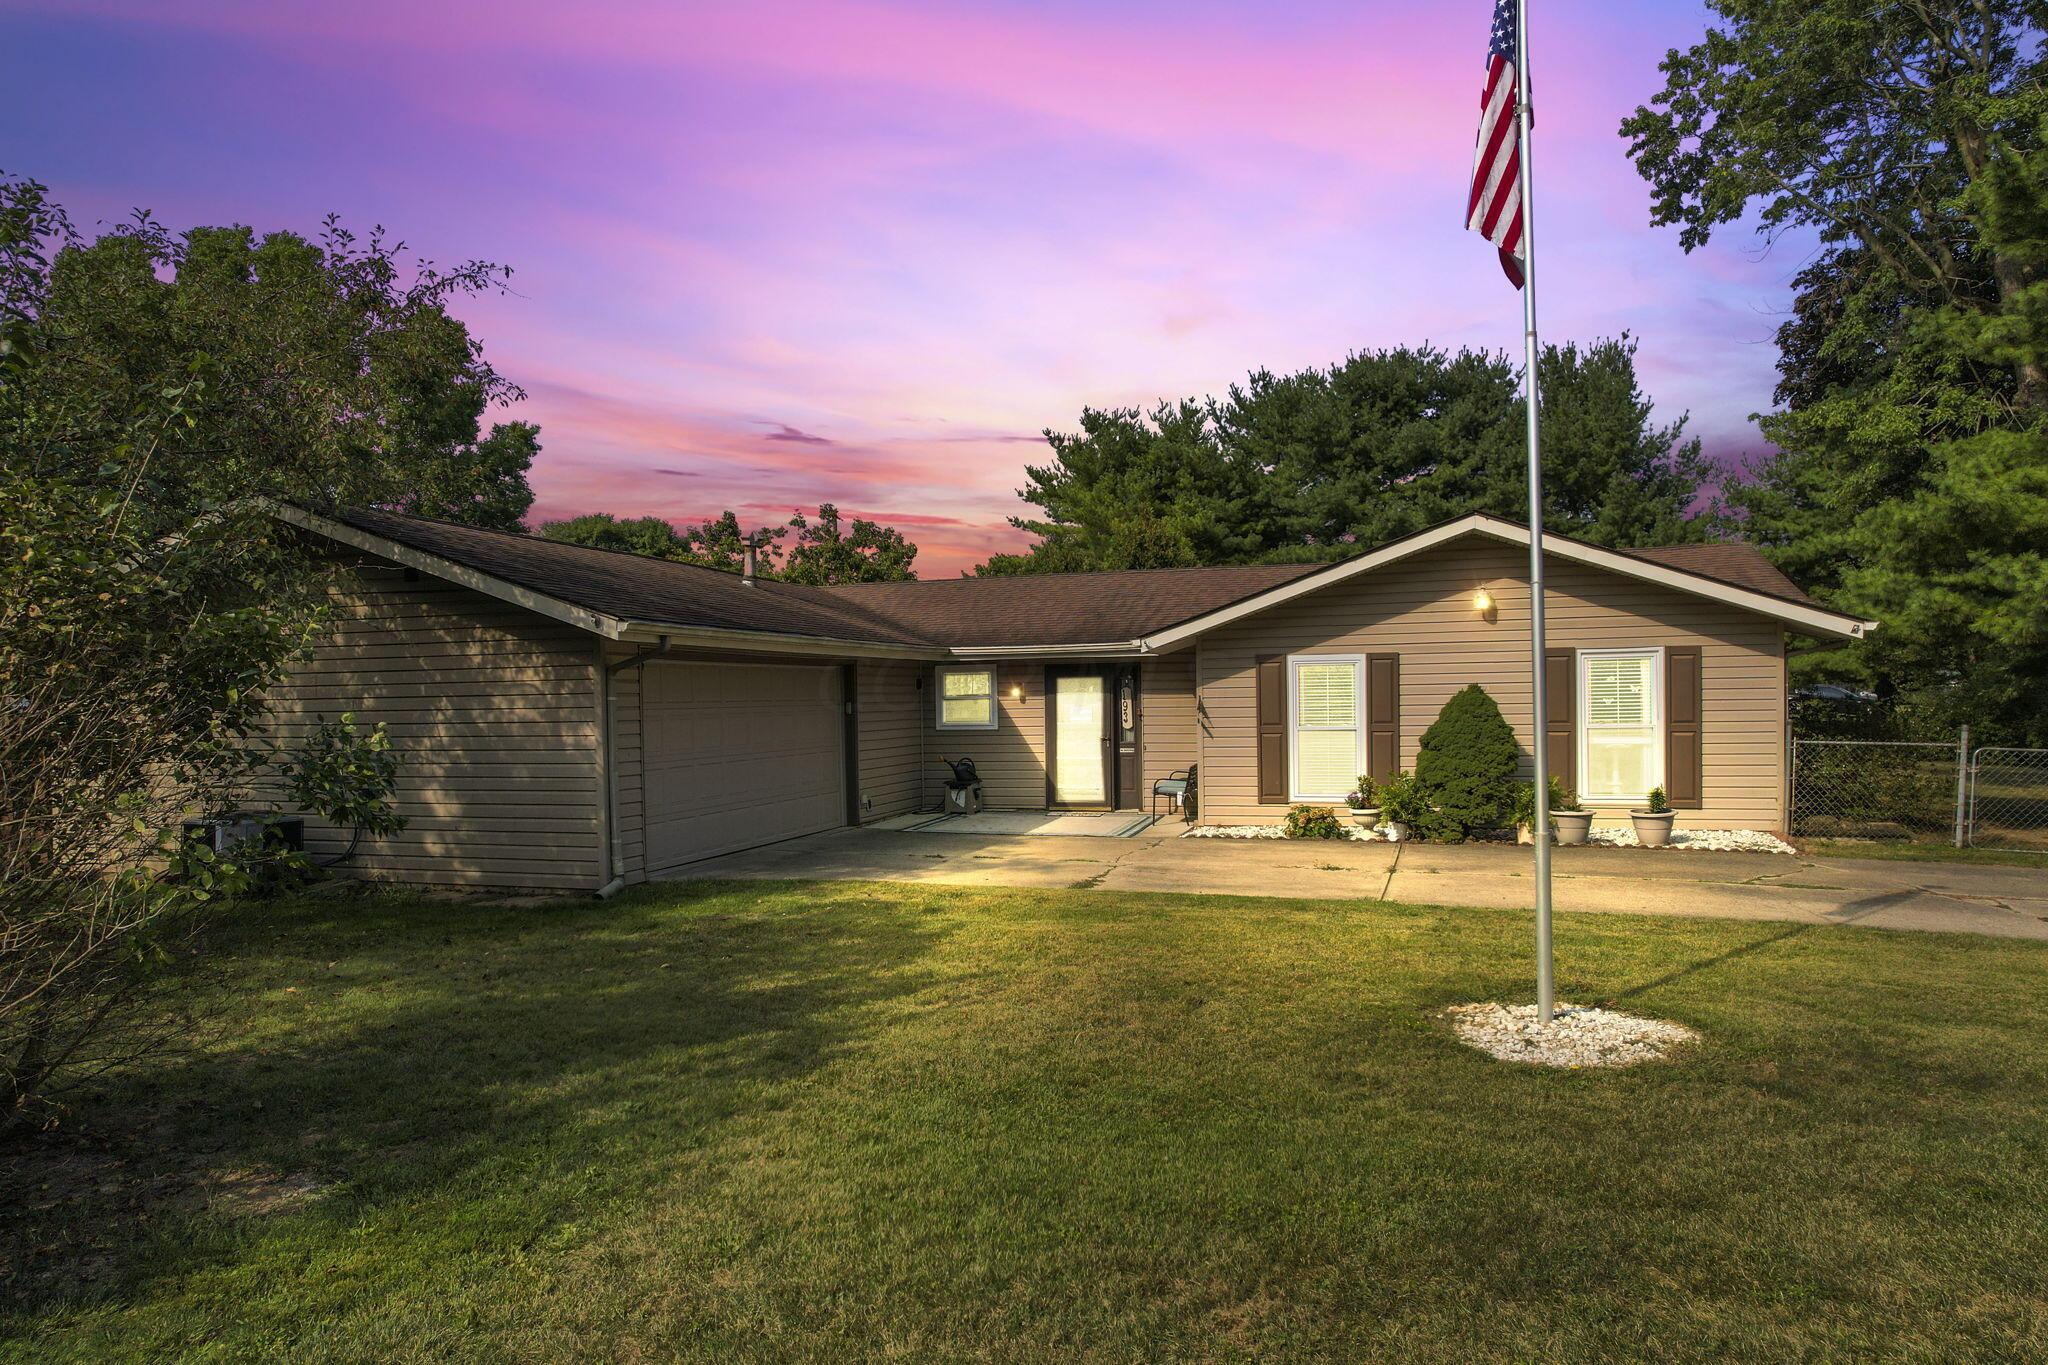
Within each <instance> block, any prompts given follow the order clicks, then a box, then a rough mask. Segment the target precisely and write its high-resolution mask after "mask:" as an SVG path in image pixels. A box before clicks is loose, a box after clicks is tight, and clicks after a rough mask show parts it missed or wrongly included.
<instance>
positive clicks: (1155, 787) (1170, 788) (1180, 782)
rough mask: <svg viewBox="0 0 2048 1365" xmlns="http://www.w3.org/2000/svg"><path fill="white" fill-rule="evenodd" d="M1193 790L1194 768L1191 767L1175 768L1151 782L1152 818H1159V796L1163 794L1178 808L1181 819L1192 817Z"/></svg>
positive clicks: (1190, 818)
mask: <svg viewBox="0 0 2048 1365" xmlns="http://www.w3.org/2000/svg"><path fill="white" fill-rule="evenodd" d="M1194 790H1195V770H1194V769H1193V768H1175V769H1174V770H1173V771H1172V772H1170V773H1168V774H1167V775H1166V776H1164V777H1162V778H1160V779H1158V780H1157V781H1155V782H1154V783H1153V784H1152V818H1153V819H1155V820H1156V819H1158V818H1159V798H1160V797H1162V796H1163V797H1165V798H1166V799H1167V801H1168V802H1169V803H1171V804H1172V805H1173V806H1174V807H1177V808H1178V809H1179V810H1180V813H1181V819H1183V820H1192V819H1194V808H1195V807H1194V799H1193V797H1194Z"/></svg>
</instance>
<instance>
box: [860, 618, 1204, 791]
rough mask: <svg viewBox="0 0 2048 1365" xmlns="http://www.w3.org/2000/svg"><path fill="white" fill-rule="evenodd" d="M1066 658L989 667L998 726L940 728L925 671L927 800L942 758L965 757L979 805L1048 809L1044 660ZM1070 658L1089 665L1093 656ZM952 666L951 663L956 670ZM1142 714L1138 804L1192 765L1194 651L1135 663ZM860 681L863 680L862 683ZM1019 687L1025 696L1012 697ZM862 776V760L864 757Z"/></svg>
mask: <svg viewBox="0 0 2048 1365" xmlns="http://www.w3.org/2000/svg"><path fill="white" fill-rule="evenodd" d="M1065 662H1070V661H1067V660H1062V659H1041V660H1033V661H1031V662H1028V663H1004V664H998V665H992V666H993V667H994V668H995V670H996V728H995V729H993V730H941V729H939V728H938V724H937V718H936V716H935V715H934V714H933V707H932V699H931V697H932V694H931V688H932V686H933V681H932V679H933V670H932V668H931V666H930V665H922V666H921V667H922V668H923V669H924V678H925V691H924V693H923V695H922V698H921V705H922V707H923V712H924V744H925V756H926V758H927V759H928V760H929V761H928V762H927V763H926V764H925V767H924V798H923V799H924V805H923V808H924V809H927V810H932V809H937V807H938V805H939V798H940V789H941V787H942V786H943V785H944V782H945V778H946V770H945V768H944V767H943V766H942V765H941V763H940V760H941V759H953V758H959V757H962V756H963V755H964V756H966V757H970V758H972V759H973V760H974V766H975V769H976V771H978V772H979V773H980V774H981V782H982V803H983V804H984V805H985V806H987V807H988V808H989V809H991V810H1043V809H1045V759H1046V747H1045V670H1046V665H1047V664H1060V663H1065ZM1071 662H1075V663H1079V664H1086V665H1090V666H1094V665H1096V664H1098V663H1099V661H1096V660H1074V661H1071ZM960 666H961V665H957V664H953V665H948V667H960ZM1139 678H1140V685H1141V687H1142V689H1143V691H1142V706H1143V715H1144V727H1145V728H1144V754H1143V758H1142V761H1141V772H1142V774H1143V780H1142V782H1141V784H1140V786H1139V789H1138V803H1139V805H1141V806H1142V805H1145V804H1146V803H1147V802H1148V801H1149V800H1150V793H1151V790H1152V782H1153V780H1154V779H1156V778H1160V777H1164V776H1166V774H1167V773H1169V772H1171V771H1172V770H1173V769H1175V768H1186V767H1190V766H1192V765H1193V763H1194V762H1195V694H1194V682H1195V657H1194V651H1193V650H1184V651H1182V652H1181V653H1178V654H1169V655H1165V656H1162V657H1160V658H1157V659H1146V660H1144V661H1143V662H1142V663H1141V665H1140V667H1139ZM863 686H865V684H863ZM1019 689H1021V690H1022V693H1023V695H1022V696H1017V695H1014V694H1015V693H1016V692H1017V691H1018V690H1019ZM862 772H863V779H862V780H863V781H868V780H869V779H868V778H867V776H866V772H867V762H866V759H865V758H863V760H862Z"/></svg>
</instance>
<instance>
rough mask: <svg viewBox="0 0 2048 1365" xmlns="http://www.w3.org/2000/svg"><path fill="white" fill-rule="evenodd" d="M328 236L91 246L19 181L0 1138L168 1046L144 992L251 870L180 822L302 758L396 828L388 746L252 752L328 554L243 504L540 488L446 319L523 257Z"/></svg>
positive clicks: (342, 801)
mask: <svg viewBox="0 0 2048 1365" xmlns="http://www.w3.org/2000/svg"><path fill="white" fill-rule="evenodd" d="M323 243H324V244H323V245H322V246H319V247H315V246H312V245H309V244H308V243H306V242H304V241H303V240H301V239H298V238H295V237H290V236H288V235H283V234H279V235H273V236H270V237H265V238H263V239H262V240H261V241H260V242H259V241H256V240H254V239H253V238H252V237H251V236H250V234H249V233H248V232H247V231H246V230H244V229H222V230H203V231H199V232H194V233H190V234H187V235H186V236H184V237H181V238H173V237H172V236H170V235H169V234H168V233H166V232H164V231H163V230H162V229H161V228H160V227H158V226H157V225H156V224H155V223H154V222H153V221H151V220H149V219H148V218H147V217H146V216H145V217H139V218H138V219H137V220H136V222H135V223H133V224H131V225H129V226H127V227H123V228H118V229H116V230H114V231H112V232H110V233H108V234H106V235H104V236H102V237H101V238H100V239H99V240H98V241H96V242H93V243H90V244H88V243H85V242H83V241H82V240H80V239H79V237H78V236H77V234H76V233H75V232H74V231H73V230H72V228H71V225H70V223H69V222H68V220H67V219H66V218H65V216H64V213H63V211H62V209H61V208H60V207H58V206H57V205H55V204H53V203H51V202H50V201H49V199H48V196H47V194H46V192H45V190H44V189H43V187H42V186H40V185H38V184H35V183H34V182H32V181H15V180H0V699H4V704H0V1126H6V1125H8V1124H11V1123H21V1122H45V1121H48V1120H49V1119H50V1117H51V1115H52V1114H53V1113H54V1112H55V1111H54V1109H53V1096H55V1095H56V1094H59V1093H61V1090H62V1088H63V1086H64V1085H65V1084H66V1083H68V1082H69V1081H71V1080H75V1079H76V1078H77V1077H78V1076H79V1075H81V1074H84V1073H86V1072H88V1071H90V1070H91V1069H93V1068H94V1067H97V1066H102V1065H108V1064H112V1063H114V1062H118V1061H122V1060H125V1059H129V1058H132V1057H135V1056H137V1055H144V1054H146V1053H147V1052H148V1051H149V1050H151V1049H152V1048H154V1047H156V1046H158V1045H160V1044H161V1043H163V1042H164V1041H165V1039H166V1038H167V1037H168V1036H171V1034H172V1033H173V1032H175V1026H174V1024H172V1023H171V1022H169V1021H166V1020H165V1019H164V1017H163V1016H162V1014H161V1013H159V1012H157V1011H155V1010H154V1009H152V1008H151V1007H150V1006H149V1004H148V1001H149V987H150V986H151V985H152V983H153V982H154V981H155V980H156V979H157V976H158V975H159V972H160V969H161V966H162V964H163V963H164V962H165V961H166V960H167V959H168V952H169V948H170V946H171V945H172V944H174V943H176V942H178V941H179V938H180V935H181V933H182V932H183V930H184V928H185V927H187V926H189V925H190V924H191V923H192V922H193V917H194V916H195V915H196V914H197V913H198V912H199V911H200V910H202V909H203V908H204V907H205V906H206V905H207V904H209V903H210V902H211V901H213V900H214V899H216V898H217V897H219V896H220V895H223V894H228V893H232V892H234V891H236V890H238V889H240V888H242V887H244V886H246V885H247V881H246V877H247V868H246V867H244V866H243V865H242V864H241V863H240V862H239V861H238V860H236V859H228V860H225V861H221V860H215V859H212V858H210V857H206V856H203V855H194V856H189V857H173V855H176V854H177V853H178V852H179V850H178V848H177V844H178V830H177V820H178V818H179V817H180V816H182V815H184V814H186V813H188V812H194V811H197V812H201V813H207V812H216V813H217V812H219V811H221V810H223V809H225V808H226V807H227V806H229V805H231V804H234V803H237V802H239V801H241V800H243V799H245V797H246V794H247V793H248V792H249V790H250V789H251V787H252V785H253V784H254V783H256V782H257V781H258V780H259V778H261V777H262V776H263V775H264V774H265V773H274V772H275V771H276V770H277V769H278V767H279V765H280V764H282V765H283V766H284V768H285V771H286V773H287V774H289V775H290V776H289V778H288V779H287V780H289V781H292V782H294V783H296V784H297V786H296V789H297V790H300V791H301V792H303V793H308V794H312V795H317V796H318V797H319V799H320V800H321V801H322V802H323V803H325V806H326V808H330V809H334V810H344V809H345V810H347V811H349V812H351V813H352V815H353V816H358V817H364V822H365V826H366V828H371V829H372V830H373V832H374V828H376V827H378V826H379V825H381V826H382V827H385V828H388V824H386V823H383V821H382V819H381V817H380V816H379V815H378V809H379V806H380V802H381V798H380V797H379V796H378V795H377V792H376V790H375V787H376V782H377V780H378V774H379V773H380V772H385V769H386V764H385V760H384V759H383V758H381V757H380V756H379V755H378V753H377V746H378V743H379V737H378V736H376V735H375V734H360V733H357V732H355V731H354V730H353V729H352V728H349V729H347V730H342V731H334V732H329V733H326V734H325V735H324V738H323V739H322V742H321V744H320V745H319V746H318V747H317V751H316V752H314V753H312V754H310V755H309V756H308V757H307V758H306V759H305V760H304V761H303V762H299V761H295V760H293V759H292V758H291V756H290V755H288V754H287V755H281V754H279V753H277V752H275V751H274V750H273V749H271V748H270V747H268V746H266V745H265V744H264V743H262V742H261V736H260V734H259V727H260V722H261V718H262V697H263V695H264V692H265V690H266V689H267V688H269V687H270V686H272V685H273V684H275V683H277V682H278V681H279V680H280V679H281V678H283V677H284V676H285V675H286V673H287V672H288V670H289V668H290V666H291V664H292V662H293V661H294V660H295V659H296V658H297V657H299V655H300V653H301V651H302V650H303V649H304V647H305V646H306V644H307V643H308V642H309V641H310V640H311V639H312V638H314V636H315V634H316V632H317V631H318V630H319V629H320V627H321V622H322V619H323V611H324V608H325V605H326V602H327V592H326V588H327V582H328V579H327V576H326V574H327V567H328V561H327V560H326V559H324V558H322V557H321V556H320V555H319V554H318V553H317V552H315V551H314V550H313V549H312V548H311V547H310V546H308V545H307V544H306V543H305V542H304V541H302V540H301V539H299V538H298V537H297V536H295V535H293V534H291V533H289V532H288V531H287V530H286V528H284V527H283V526H282V525H281V523H279V522H277V521H275V520H274V519H272V518H271V517H269V516H268V515H266V514H265V513H264V511H263V510H262V507H261V505H260V504H259V503H258V502H257V500H255V499H253V498H252V497H250V496H249V495H251V494H268V495H271V496H275V497H282V498H289V499H293V500H298V501H305V502H314V503H323V502H331V503H341V504H358V505H360V504H372V503H384V504H386V505H391V504H392V503H393V501H394V500H393V498H392V497H391V496H390V490H392V489H394V488H397V489H406V490H409V491H408V493H406V494H405V495H403V496H402V497H401V498H400V499H398V500H397V501H398V502H399V503H400V505H418V502H417V500H418V499H423V498H429V497H430V498H432V499H434V500H436V501H435V503H434V506H435V507H436V508H437V510H443V511H444V512H445V511H447V510H449V509H455V510H457V511H460V512H463V513H466V514H470V515H472V516H480V517H485V518H496V517H499V516H500V515H501V514H502V513H503V512H504V511H505V510H506V509H508V508H510V507H512V506H514V505H523V504H520V502H519V496H518V491H517V490H518V489H519V488H523V486H524V484H523V479H521V480H517V481H514V480H511V479H508V478H505V477H502V475H501V474H500V475H492V476H490V477H487V478H485V479H484V480H483V481H482V482H481V483H479V482H478V480H477V478H476V474H477V471H478V470H479V469H481V468H483V467H484V465H486V464H495V465H496V466H498V467H499V468H500V469H501V470H502V464H503V462H504V461H505V460H507V459H512V460H514V461H515V462H516V454H514V455H508V454H507V453H506V452H507V450H508V449H510V448H513V447H516V444H517V442H518V440H519V438H518V437H516V436H515V437H507V438H505V439H504V440H502V441H500V443H499V444H498V445H497V446H496V447H494V448H493V449H492V450H491V451H490V452H488V453H480V450H479V445H480V443H479V442H478V441H477V440H476V427H475V421H474V416H475V414H476V413H480V412H481V411H482V410H483V406H484V405H485V403H487V402H489V401H493V400H495V399H497V398H503V397H509V396H511V395H512V394H513V393H514V392H516V391H514V390H512V389H511V388H510V387H509V386H508V385H506V384H505V383H504V382H503V381H501V380H498V379H497V378H496V376H495V375H494V374H493V373H492V372H491V371H490V369H489V367H488V366H487V365H485V364H484V362H483V360H482V357H481V355H480V354H479V353H478V352H477V351H476V348H475V345H474V343H473V342H472V341H471V340H470V339H469V338H468V336H467V334H466V333H465V332H463V331H462V330H461V328H460V325H459V324H455V323H454V322H453V321H452V319H449V318H448V317H447V314H446V312H445V307H444V305H445V304H446V303H447V302H448V301H449V300H450V299H451V298H452V297H454V296H456V295H459V294H463V293H466V292H473V291H474V290H477V289H483V288H489V287H493V285H494V284H495V282H497V281H499V280H501V279H502V274H501V272H498V271H496V270H494V269H493V268H491V267H489V266H485V265H483V264H481V263H474V264H472V265H470V266H465V267H463V268H462V269H461V270H458V271H455V272H451V273H448V274H441V273H439V272H436V271H435V270H433V269H432V268H431V267H420V268H417V269H401V265H400V262H399V261H398V260H397V258H396V256H395V254H394V253H393V251H392V250H387V249H386V248H385V247H384V246H383V245H382V243H381V242H380V241H378V240H377V239H374V238H373V239H372V242H371V244H370V246H369V247H368V249H366V250H359V249H357V247H356V246H355V245H354V243H353V241H352V239H349V238H348V237H347V235H346V234H345V233H342V232H341V231H340V230H339V229H338V228H335V227H333V226H332V225H330V227H329V230H328V233H327V234H326V236H325V238H324V239H323ZM486 439H487V440H488V439H489V438H486ZM529 439H530V436H529ZM515 482H516V485H517V487H516V488H514V487H511V485H513V484H514V483H515ZM508 489H509V491H508ZM386 775H387V776H388V773H386ZM300 779H303V781H301V780H300ZM153 857H154V860H153ZM166 862H171V863H173V864H174V865H176V866H178V867H180V868H181V869H182V875H181V876H179V877H176V878H167V877H165V876H164V875H162V874H161V873H160V872H159V870H158V869H159V868H160V867H162V866H163V865H164V864H165V863H166Z"/></svg>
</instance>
